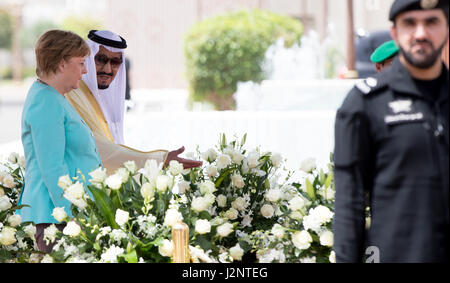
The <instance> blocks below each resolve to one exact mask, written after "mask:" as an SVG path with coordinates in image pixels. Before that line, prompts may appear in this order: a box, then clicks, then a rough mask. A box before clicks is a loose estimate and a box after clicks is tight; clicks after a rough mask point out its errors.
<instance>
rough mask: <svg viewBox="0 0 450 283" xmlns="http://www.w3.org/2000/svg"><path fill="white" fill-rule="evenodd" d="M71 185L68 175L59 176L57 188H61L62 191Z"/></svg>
mask: <svg viewBox="0 0 450 283" xmlns="http://www.w3.org/2000/svg"><path fill="white" fill-rule="evenodd" d="M71 185H72V180H71V179H70V177H69V175H65V176H61V177H59V179H58V187H60V188H62V189H63V190H64V191H65V190H66V189H67V188H68V187H70V186H71Z"/></svg>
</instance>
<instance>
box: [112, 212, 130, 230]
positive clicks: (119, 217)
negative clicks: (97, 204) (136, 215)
mask: <svg viewBox="0 0 450 283" xmlns="http://www.w3.org/2000/svg"><path fill="white" fill-rule="evenodd" d="M129 218H130V213H128V211H124V210H121V209H117V210H116V217H115V220H116V223H117V224H119V226H123V225H125V224H126V223H127V222H128V219H129Z"/></svg>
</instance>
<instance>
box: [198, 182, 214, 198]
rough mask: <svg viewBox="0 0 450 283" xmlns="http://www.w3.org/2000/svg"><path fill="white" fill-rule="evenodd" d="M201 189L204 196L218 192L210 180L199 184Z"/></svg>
mask: <svg viewBox="0 0 450 283" xmlns="http://www.w3.org/2000/svg"><path fill="white" fill-rule="evenodd" d="M199 189H200V193H201V194H202V195H206V194H212V193H214V192H216V191H217V189H216V185H215V184H214V183H213V182H212V181H210V180H206V181H203V182H201V183H200V184H199Z"/></svg>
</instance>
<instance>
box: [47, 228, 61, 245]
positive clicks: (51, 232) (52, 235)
mask: <svg viewBox="0 0 450 283" xmlns="http://www.w3.org/2000/svg"><path fill="white" fill-rule="evenodd" d="M58 231H59V230H58V228H56V226H55V224H52V225H50V226H48V227H47V228H45V229H44V240H46V241H50V242H51V243H53V242H55V241H56V232H58Z"/></svg>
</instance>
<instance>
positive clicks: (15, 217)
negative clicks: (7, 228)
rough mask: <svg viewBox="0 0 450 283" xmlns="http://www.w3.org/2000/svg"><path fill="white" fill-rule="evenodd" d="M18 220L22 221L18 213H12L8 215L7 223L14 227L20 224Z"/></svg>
mask: <svg viewBox="0 0 450 283" xmlns="http://www.w3.org/2000/svg"><path fill="white" fill-rule="evenodd" d="M20 222H22V217H20V215H18V214H13V215H11V216H10V217H8V223H9V225H11V226H12V227H16V226H19V225H20Z"/></svg>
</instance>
